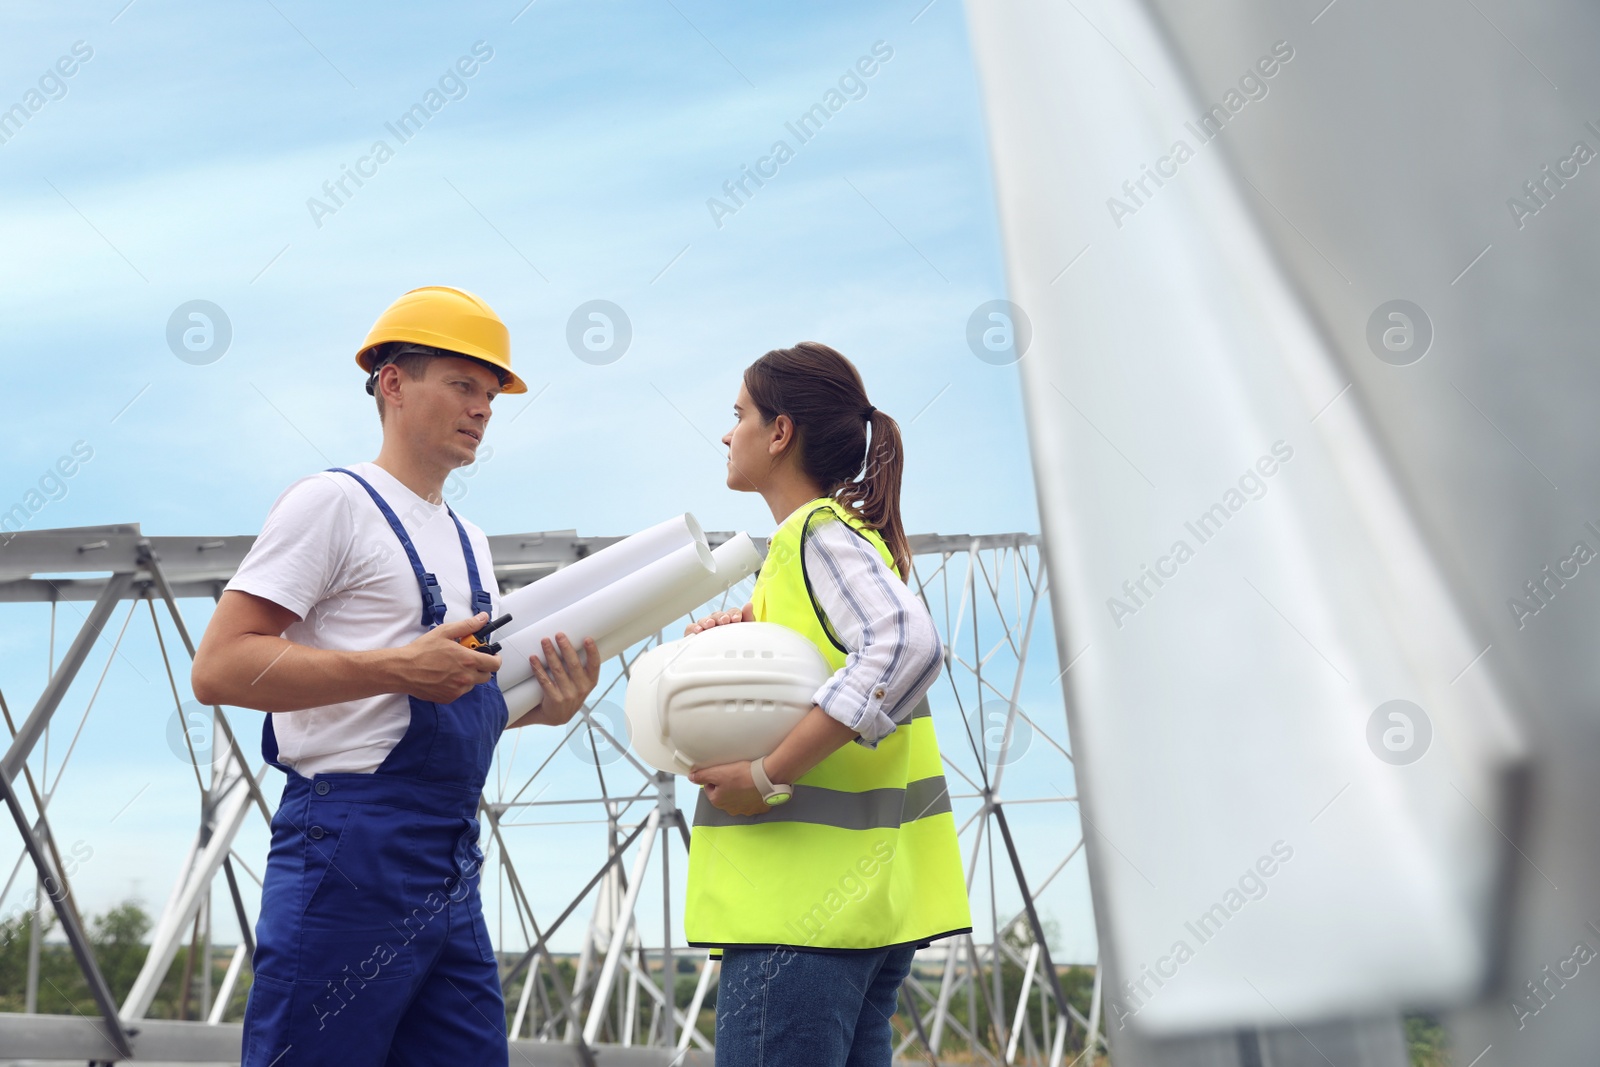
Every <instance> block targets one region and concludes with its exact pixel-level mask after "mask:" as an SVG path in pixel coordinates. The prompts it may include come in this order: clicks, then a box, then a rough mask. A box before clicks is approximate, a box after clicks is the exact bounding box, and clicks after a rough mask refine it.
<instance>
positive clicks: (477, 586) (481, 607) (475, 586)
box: [444, 504, 494, 615]
mask: <svg viewBox="0 0 1600 1067" xmlns="http://www.w3.org/2000/svg"><path fill="white" fill-rule="evenodd" d="M444 509H445V510H446V511H449V512H450V521H452V522H454V523H455V524H456V533H457V534H458V535H459V536H460V537H461V554H462V555H463V556H466V557H467V581H469V582H471V583H472V613H473V614H474V615H476V614H477V613H478V612H480V611H481V612H484V613H485V614H489V613H491V612H492V611H493V606H494V602H493V601H492V600H491V599H490V598H489V594H488V592H487V591H485V589H484V588H483V583H482V582H481V581H479V580H478V558H477V557H476V556H474V555H473V554H472V542H470V541H468V540H467V528H466V527H465V526H462V525H461V520H460V519H458V518H456V513H455V512H454V511H450V505H449V504H446V505H445V506H444Z"/></svg>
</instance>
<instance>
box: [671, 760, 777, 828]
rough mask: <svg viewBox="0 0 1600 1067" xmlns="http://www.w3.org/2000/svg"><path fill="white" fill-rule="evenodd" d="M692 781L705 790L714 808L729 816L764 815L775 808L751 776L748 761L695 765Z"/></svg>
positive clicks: (690, 773) (691, 774)
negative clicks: (705, 765)
mask: <svg viewBox="0 0 1600 1067" xmlns="http://www.w3.org/2000/svg"><path fill="white" fill-rule="evenodd" d="M689 781H691V782H693V783H694V784H695V785H698V786H700V787H702V788H703V789H704V790H705V791H706V799H707V800H709V801H711V804H712V806H713V807H716V808H720V809H721V810H723V811H725V812H727V813H728V814H729V815H761V814H764V813H766V812H769V811H771V810H772V806H771V805H770V804H768V803H767V801H766V798H764V797H763V796H762V795H761V790H759V789H757V788H756V783H755V779H754V778H751V777H750V761H749V760H738V761H736V762H733V763H719V764H717V765H716V766H714V767H696V768H695V769H694V770H692V771H690V772H689Z"/></svg>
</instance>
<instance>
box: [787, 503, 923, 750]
mask: <svg viewBox="0 0 1600 1067" xmlns="http://www.w3.org/2000/svg"><path fill="white" fill-rule="evenodd" d="M830 515H831V513H828V512H825V513H822V514H819V515H818V516H817V519H816V521H814V522H813V523H812V524H811V527H810V530H809V532H808V535H807V537H806V539H805V542H804V547H803V548H802V549H801V557H802V561H803V563H804V566H805V572H806V579H807V581H808V582H809V583H810V586H811V593H812V596H813V597H815V599H816V603H817V606H818V607H820V608H821V609H822V613H823V616H824V619H825V622H826V624H827V625H828V626H829V627H831V628H832V631H833V633H834V635H835V636H836V637H838V639H839V643H840V644H842V645H843V646H844V647H845V648H846V649H847V650H848V655H847V657H846V659H845V665H844V666H843V667H841V668H839V670H838V671H836V672H834V675H833V677H832V678H830V679H828V681H827V683H826V684H825V685H823V687H822V688H821V689H818V690H817V693H816V696H815V697H814V698H813V699H814V701H815V703H816V704H817V705H818V706H820V707H821V708H822V710H823V711H825V712H827V713H828V714H829V715H830V716H831V717H833V718H834V719H837V720H838V721H839V722H842V723H844V724H845V725H846V726H848V727H850V729H852V730H854V731H856V733H858V734H859V735H860V736H859V737H858V738H857V739H856V740H857V742H858V743H859V744H861V745H864V746H865V747H867V748H876V747H877V746H878V742H879V741H881V740H882V739H883V738H885V737H887V736H889V735H890V734H891V733H893V732H894V730H895V727H896V726H898V725H899V724H901V723H904V722H908V721H910V719H911V714H912V712H913V711H914V710H915V708H916V706H917V703H918V702H919V701H920V700H921V699H922V698H923V696H924V695H925V694H926V693H927V692H928V690H929V689H931V688H932V687H933V683H934V682H935V681H937V680H938V677H939V669H940V667H941V666H943V664H944V647H943V644H942V643H941V642H940V640H939V632H938V631H937V630H936V629H935V628H934V625H933V618H932V617H931V616H930V615H929V614H928V609H927V606H926V605H924V604H923V602H922V601H921V600H920V599H919V598H918V597H917V595H916V594H915V593H914V592H912V590H911V588H910V587H909V586H907V585H906V583H904V582H902V581H901V580H900V579H898V578H896V577H895V575H894V572H893V571H892V570H890V569H889V567H888V566H886V565H885V564H884V562H883V557H882V556H880V555H878V551H877V549H876V548H874V547H873V546H872V544H871V543H870V542H868V541H867V540H866V538H864V537H862V536H861V535H860V534H858V533H856V532H855V531H854V530H853V529H851V528H850V526H849V525H848V524H846V523H844V522H840V521H839V520H838V519H837V518H830Z"/></svg>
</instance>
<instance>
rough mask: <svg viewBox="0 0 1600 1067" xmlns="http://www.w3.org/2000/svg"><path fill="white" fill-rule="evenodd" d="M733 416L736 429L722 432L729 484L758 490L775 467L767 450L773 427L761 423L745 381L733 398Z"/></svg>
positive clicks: (752, 490)
mask: <svg viewBox="0 0 1600 1067" xmlns="http://www.w3.org/2000/svg"><path fill="white" fill-rule="evenodd" d="M733 416H734V423H733V429H731V430H729V431H728V432H727V433H725V434H723V436H722V443H723V444H725V445H727V446H728V488H729V489H735V490H738V491H739V492H741V493H753V492H757V491H759V490H760V488H761V484H762V482H764V481H765V479H766V475H767V472H768V471H769V470H770V469H771V467H772V460H771V458H770V457H769V455H768V452H767V445H768V444H769V441H770V438H771V436H772V435H771V430H772V427H770V426H764V425H762V422H761V411H760V409H759V408H757V407H756V405H755V402H754V401H753V400H751V399H750V394H749V393H747V392H746V391H745V388H744V386H743V385H740V386H739V395H738V397H737V398H735V399H734V402H733Z"/></svg>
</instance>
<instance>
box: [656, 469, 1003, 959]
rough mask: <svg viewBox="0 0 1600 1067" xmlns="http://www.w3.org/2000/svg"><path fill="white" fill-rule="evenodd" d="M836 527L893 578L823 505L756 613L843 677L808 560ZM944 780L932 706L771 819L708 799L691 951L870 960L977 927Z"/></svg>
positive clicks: (787, 532) (834, 507) (802, 513)
mask: <svg viewBox="0 0 1600 1067" xmlns="http://www.w3.org/2000/svg"><path fill="white" fill-rule="evenodd" d="M820 511H827V512H831V513H832V514H831V515H823V514H819V512H820ZM833 518H838V519H840V520H843V521H844V522H846V523H848V524H849V525H850V527H851V528H852V529H853V530H855V531H856V532H857V533H858V534H860V535H861V536H862V537H864V538H865V539H866V540H867V542H868V543H869V544H871V545H872V547H873V549H874V550H875V551H876V552H877V553H878V555H879V557H880V558H881V559H882V560H883V561H884V563H885V565H887V566H888V567H889V568H890V569H891V570H893V569H894V562H893V558H892V556H891V555H890V553H889V550H888V548H887V547H886V546H885V545H884V542H883V539H882V538H881V537H880V536H878V534H877V532H876V531H874V530H871V529H868V528H866V527H865V525H864V524H863V523H862V522H861V521H860V520H859V519H858V518H856V517H855V515H854V514H852V513H851V512H850V511H849V510H848V509H846V508H844V507H843V506H842V505H840V504H838V503H837V502H835V501H833V500H830V499H826V498H824V499H820V500H815V501H812V502H811V503H809V504H806V505H804V506H802V507H801V508H800V509H798V510H797V511H796V512H795V513H794V514H792V515H790V516H789V517H788V518H787V519H785V520H784V522H783V523H782V524H781V525H780V526H779V528H778V530H777V532H776V533H774V534H773V536H772V540H771V544H770V547H769V549H768V552H767V558H766V562H765V563H763V564H762V567H761V573H760V574H759V575H758V577H757V579H756V587H755V590H754V592H753V593H752V595H751V603H752V605H753V608H754V612H755V617H756V618H757V619H759V620H762V621H764V622H776V623H780V624H782V625H784V626H788V627H789V628H790V629H793V630H795V631H797V632H799V633H801V634H803V635H804V636H805V637H806V638H808V639H809V640H810V641H811V642H812V643H813V644H815V645H816V646H817V648H818V649H819V650H820V651H821V652H822V655H823V657H824V658H825V659H826V660H827V661H828V663H829V665H830V666H831V667H832V668H833V669H834V670H838V669H839V668H840V667H842V666H843V665H844V663H845V661H846V653H845V652H843V651H842V650H840V649H839V648H838V647H837V646H836V645H835V644H834V643H833V641H832V639H831V638H830V637H829V635H828V633H827V630H826V629H825V627H824V625H823V622H822V620H821V619H820V618H818V613H817V610H816V609H815V607H814V603H813V600H812V597H811V592H810V589H809V583H808V582H807V580H806V575H805V569H804V561H803V558H802V556H801V553H800V548H801V545H802V537H803V535H804V532H805V529H806V526H807V523H808V522H812V521H813V520H816V521H829V520H831V519H833ZM943 771H944V768H943V764H942V761H941V760H940V757H939V743H938V740H937V738H936V737H935V735H934V729H933V718H932V711H931V709H930V708H929V705H928V702H927V700H926V698H924V699H923V700H922V701H921V702H919V703H918V704H917V706H916V708H915V709H914V710H913V711H912V712H911V714H910V715H909V716H907V717H906V718H905V720H904V721H902V722H901V724H900V725H899V726H898V727H897V728H896V730H895V731H894V733H892V734H890V735H889V736H888V737H886V738H884V739H883V740H882V741H880V742H879V744H878V746H877V748H875V749H868V748H866V747H864V746H862V745H859V744H856V743H854V742H852V743H850V744H847V745H845V746H844V747H843V748H841V749H839V750H838V751H837V752H834V753H833V754H831V755H829V756H828V757H827V758H826V759H824V760H823V761H822V762H821V763H819V764H817V766H816V767H814V768H812V769H811V770H810V771H809V772H807V773H806V774H805V775H803V776H801V778H800V780H799V781H798V782H796V783H794V794H793V796H792V797H791V798H790V800H789V802H788V803H786V804H782V805H779V806H778V807H775V808H773V809H771V810H770V811H768V812H766V813H765V814H762V815H757V816H738V815H728V814H726V813H725V812H722V811H719V810H718V809H716V808H714V807H712V805H711V803H710V802H709V801H708V800H706V798H705V796H704V795H703V794H702V795H701V797H700V799H699V804H698V806H697V808H696V811H695V820H694V833H693V834H692V835H691V838H690V849H689V878H688V892H687V895H686V898H685V906H684V932H685V934H686V936H687V937H688V940H689V943H690V944H693V945H703V946H721V945H793V946H797V947H804V948H827V949H869V948H882V947H885V946H889V945H900V944H920V943H923V942H926V941H929V940H931V939H933V938H937V937H941V936H944V935H947V934H952V933H959V932H964V931H966V930H968V929H970V928H971V926H972V919H971V915H970V914H969V911H968V906H967V893H966V881H965V878H964V876H963V873H962V869H961V856H960V850H959V847H958V844H957V841H956V830H955V820H954V817H953V815H952V813H951V810H950V792H949V788H948V786H947V784H946V782H945V779H944V773H943Z"/></svg>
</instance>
